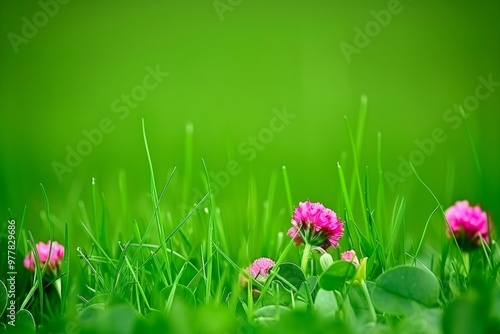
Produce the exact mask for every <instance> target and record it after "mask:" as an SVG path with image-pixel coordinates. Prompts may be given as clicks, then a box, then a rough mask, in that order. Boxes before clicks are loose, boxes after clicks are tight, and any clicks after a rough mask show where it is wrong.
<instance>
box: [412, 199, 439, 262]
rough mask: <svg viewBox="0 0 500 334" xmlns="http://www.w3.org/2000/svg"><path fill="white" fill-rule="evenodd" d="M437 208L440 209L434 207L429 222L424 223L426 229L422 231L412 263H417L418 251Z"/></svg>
mask: <svg viewBox="0 0 500 334" xmlns="http://www.w3.org/2000/svg"><path fill="white" fill-rule="evenodd" d="M437 209H439V206H436V207H435V208H434V210H432V212H431V214H430V216H429V218H427V222H426V223H425V225H424V230H423V231H422V236H421V237H420V241H419V242H418V246H417V250H416V251H415V255H413V263H412V265H415V261H416V260H417V256H418V253H419V252H420V248H421V247H422V244H423V243H424V238H425V234H426V232H427V227H429V223H430V221H431V218H432V216H433V215H434V213H435V212H436V211H437Z"/></svg>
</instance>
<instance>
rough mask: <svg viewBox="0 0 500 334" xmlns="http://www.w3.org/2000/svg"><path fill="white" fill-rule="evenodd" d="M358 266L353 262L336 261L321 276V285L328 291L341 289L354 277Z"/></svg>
mask: <svg viewBox="0 0 500 334" xmlns="http://www.w3.org/2000/svg"><path fill="white" fill-rule="evenodd" d="M355 275H356V267H355V266H354V264H352V263H351V262H347V261H336V262H334V263H333V264H332V265H331V266H330V267H329V268H328V269H327V270H325V272H323V274H322V275H321V276H320V277H319V286H320V287H321V288H322V289H324V290H327V291H334V290H337V291H341V290H342V288H343V287H344V285H345V283H346V282H347V281H349V280H351V279H353V278H354V276H355Z"/></svg>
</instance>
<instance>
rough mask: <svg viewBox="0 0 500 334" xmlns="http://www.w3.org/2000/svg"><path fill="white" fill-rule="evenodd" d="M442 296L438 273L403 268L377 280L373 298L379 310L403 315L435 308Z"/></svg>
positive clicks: (386, 273) (384, 274)
mask: <svg viewBox="0 0 500 334" xmlns="http://www.w3.org/2000/svg"><path fill="white" fill-rule="evenodd" d="M439 293H440V285H439V281H438V279H437V278H436V276H434V274H432V273H431V272H429V271H427V270H424V269H420V268H415V267H408V266H401V267H396V268H392V269H390V270H388V271H386V272H384V273H383V274H382V275H380V276H379V277H378V278H377V280H376V281H375V287H374V288H373V290H372V299H373V304H374V306H375V307H376V308H377V309H378V310H379V311H381V312H385V313H388V314H393V315H403V314H411V313H412V312H414V311H415V310H419V309H420V308H421V307H433V306H435V305H436V304H437V301H438V298H439Z"/></svg>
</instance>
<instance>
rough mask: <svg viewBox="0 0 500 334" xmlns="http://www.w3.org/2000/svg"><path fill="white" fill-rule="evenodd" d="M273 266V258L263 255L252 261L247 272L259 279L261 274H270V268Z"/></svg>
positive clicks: (264, 275) (264, 276)
mask: <svg viewBox="0 0 500 334" xmlns="http://www.w3.org/2000/svg"><path fill="white" fill-rule="evenodd" d="M273 266H274V261H273V260H271V259H269V258H267V257H261V258H260V259H257V260H255V261H253V262H252V264H251V265H250V267H248V268H247V272H248V273H249V274H250V275H252V277H253V278H255V279H257V278H258V277H259V276H261V277H262V278H266V277H267V276H268V275H269V270H270V269H271V268H272V267H273Z"/></svg>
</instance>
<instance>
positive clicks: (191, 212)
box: [140, 193, 209, 267]
mask: <svg viewBox="0 0 500 334" xmlns="http://www.w3.org/2000/svg"><path fill="white" fill-rule="evenodd" d="M208 196H209V194H208V193H207V194H205V196H204V197H203V198H202V199H201V200H200V201H199V202H198V204H196V206H195V207H194V208H193V209H192V210H191V211H190V212H189V213H188V214H187V215H186V217H184V219H183V220H182V221H181V222H180V223H179V224H178V225H177V226H176V227H175V228H174V229H173V230H172V231H171V232H170V234H169V235H168V236H167V237H166V238H165V240H164V241H163V242H164V243H165V244H166V243H167V242H168V241H169V240H170V238H172V236H173V235H174V234H175V233H176V232H177V231H178V230H179V229H180V228H181V227H182V226H183V225H184V223H186V222H187V221H188V220H189V218H191V216H192V215H193V214H194V213H195V212H196V211H197V210H198V208H199V207H200V205H201V204H202V203H203V202H205V200H206V199H207V198H208ZM143 244H144V242H141V244H140V245H141V246H142V245H143ZM160 250H161V246H158V248H157V249H156V250H155V251H154V254H158V252H159V251H160ZM150 259H151V256H149V257H148V259H147V260H146V261H145V262H144V263H143V264H142V266H144V265H146V264H147V263H148V261H149V260H150ZM142 266H141V267H142Z"/></svg>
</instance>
